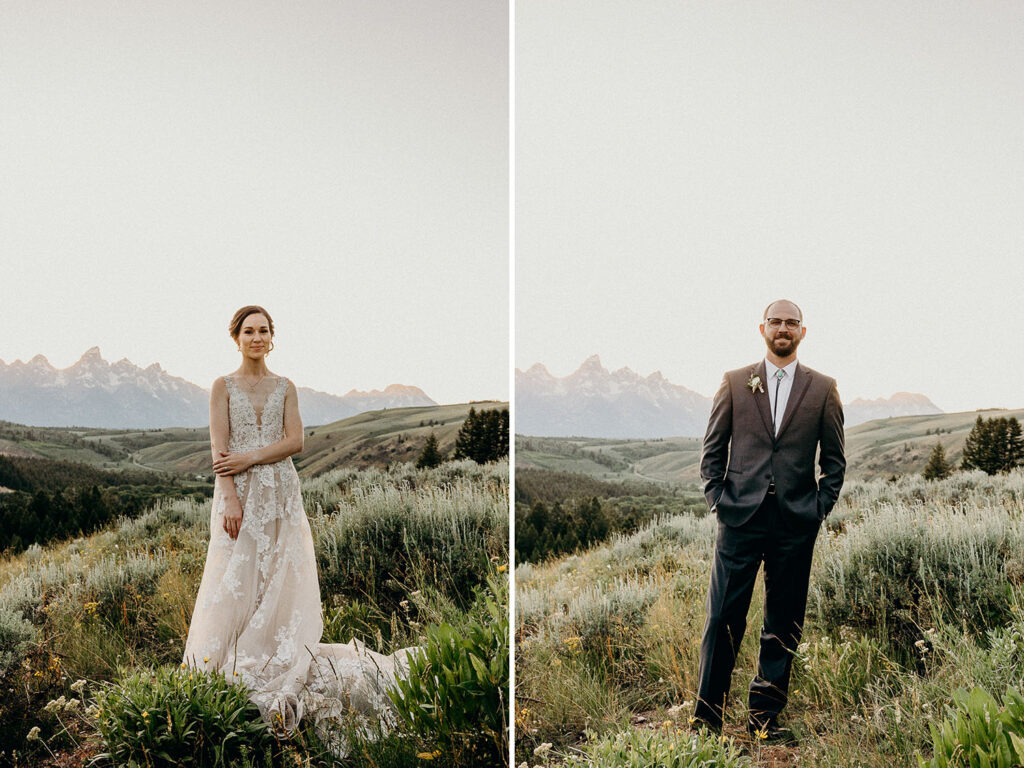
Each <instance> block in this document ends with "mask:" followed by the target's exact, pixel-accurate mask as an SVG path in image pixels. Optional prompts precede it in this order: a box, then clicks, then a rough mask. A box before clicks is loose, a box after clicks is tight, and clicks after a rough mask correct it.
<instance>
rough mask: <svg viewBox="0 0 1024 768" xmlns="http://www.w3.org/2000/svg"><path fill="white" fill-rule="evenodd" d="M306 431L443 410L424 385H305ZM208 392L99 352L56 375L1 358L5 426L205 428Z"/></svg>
mask: <svg viewBox="0 0 1024 768" xmlns="http://www.w3.org/2000/svg"><path fill="white" fill-rule="evenodd" d="M298 392H299V410H300V412H301V414H302V422H303V424H305V425H307V426H314V425H318V424H328V423H330V422H333V421H338V420H339V419H345V418H348V417H349V416H354V415H356V414H358V413H363V412H364V411H375V410H379V409H382V408H404V407H408V406H426V405H437V403H435V402H434V401H433V400H431V399H430V398H429V397H427V395H426V394H425V393H424V392H423V390H421V389H420V388H419V387H413V386H404V385H401V384H392V385H391V386H389V387H386V388H385V389H384V390H383V391H381V390H378V389H374V390H371V391H370V392H359V391H357V390H355V389H353V390H351V391H350V392H348V393H347V394H345V395H343V396H339V395H331V394H328V393H327V392H319V391H317V390H313V389H309V388H307V387H299V388H298ZM209 406H210V392H209V390H207V389H204V388H203V387H200V386H199V385H197V384H193V383H192V382H190V381H186V380H185V379H182V378H180V377H178V376H172V375H171V374H169V373H167V371H165V370H164V369H163V368H161V367H160V364H159V363H153V364H152V365H150V366H149V367H148V368H140V367H139V366H137V365H135V364H134V363H132V362H131V361H129V360H127V359H121V360H118V361H117V362H116V363H108V362H107V361H106V360H104V359H103V356H102V355H101V354H100V350H99V347H93V348H92V349H90V350H88V351H87V352H86V353H85V354H84V355H82V357H81V358H80V359H79V360H78V362H77V363H75V364H74V365H72V366H70V367H68V368H62V369H57V368H54V367H53V366H52V365H50V362H49V360H47V359H46V358H45V357H44V356H43V355H36V356H35V357H33V358H32V359H31V360H29V361H28V362H27V363H24V362H22V361H21V360H15V361H14V362H13V363H10V364H7V363H5V362H4V361H3V360H0V420H4V421H13V422H17V423H19V424H31V425H32V426H38V427H62V426H82V427H105V428H108V429H120V428H139V429H155V428H160V427H201V426H206V425H207V424H208V422H209Z"/></svg>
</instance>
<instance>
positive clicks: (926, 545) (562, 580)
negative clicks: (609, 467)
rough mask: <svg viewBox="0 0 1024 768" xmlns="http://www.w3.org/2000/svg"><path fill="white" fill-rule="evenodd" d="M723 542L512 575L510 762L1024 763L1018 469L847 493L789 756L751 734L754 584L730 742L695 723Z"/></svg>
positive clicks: (799, 690) (795, 699)
mask: <svg viewBox="0 0 1024 768" xmlns="http://www.w3.org/2000/svg"><path fill="white" fill-rule="evenodd" d="M889 421H893V422H895V421H898V420H896V419H893V420H889ZM933 439H934V438H933ZM715 526H716V520H715V518H714V517H712V516H705V517H702V518H697V517H695V516H690V515H677V516H674V517H670V518H661V519H657V520H655V521H652V522H651V523H649V524H647V525H646V526H645V527H643V528H642V529H640V530H639V531H637V532H636V533H634V534H632V535H628V536H626V535H619V536H615V537H613V538H612V539H611V540H609V541H608V542H607V543H606V544H604V545H602V546H598V547H595V548H592V549H590V550H588V551H585V552H582V553H579V554H576V555H571V556H567V557H561V558H558V559H552V560H548V561H545V562H542V563H538V564H522V565H517V567H516V589H517V593H516V595H517V597H516V615H515V617H514V622H515V644H516V649H517V650H516V713H515V718H516V763H517V764H522V763H525V764H526V765H528V766H531V767H532V766H537V765H543V766H561V767H562V768H582V767H583V766H595V767H596V766H600V767H601V768H626V767H628V768H641V766H666V767H671V768H676V767H677V766H678V767H679V768H682V767H684V766H711V765H715V766H839V767H843V768H854V767H857V768H892V766H917V765H928V766H947V765H948V766H988V765H991V766H1007V767H1009V766H1020V765H1024V698H1021V696H1020V693H1019V692H1021V691H1022V686H1024V470H1020V469H1018V470H1015V471H1014V472H1013V473H1011V474H1009V475H1003V476H995V477H990V476H988V475H985V474H983V473H980V472H972V473H964V472H960V473H956V474H954V475H953V476H952V477H950V478H948V479H946V480H943V481H937V482H927V481H925V480H923V479H922V478H921V477H920V476H919V475H907V476H904V477H901V478H899V479H897V480H895V481H888V480H883V479H876V480H869V481H863V480H862V481H852V482H848V483H847V486H846V487H845V488H844V489H843V494H842V496H841V498H840V500H839V503H838V505H837V507H836V509H835V510H834V511H833V513H832V515H831V516H830V517H829V519H828V521H827V524H826V526H825V527H823V529H822V532H821V534H820V535H819V538H818V542H817V548H816V552H815V556H814V569H813V573H812V576H811V589H810V597H809V604H808V613H807V622H806V624H805V627H804V636H803V642H802V643H801V645H800V647H799V649H798V652H797V655H796V660H795V664H794V673H793V679H792V682H791V686H790V701H789V704H788V706H787V708H786V711H785V712H784V716H785V718H786V722H787V724H788V725H790V726H791V727H792V728H793V729H794V731H795V732H796V734H797V736H798V737H799V738H800V745H799V746H797V747H794V748H786V747H778V746H776V747H771V746H766V745H763V744H760V743H758V742H757V740H756V739H755V740H753V741H752V740H751V739H750V738H748V736H747V734H746V730H745V722H746V711H745V710H746V687H747V684H748V683H749V681H750V679H751V678H752V677H753V675H754V672H755V668H756V652H757V636H758V631H759V629H760V625H761V609H760V604H761V602H762V599H763V587H762V584H761V582H760V580H759V584H758V587H757V591H756V592H755V595H754V600H753V604H752V607H751V612H750V615H749V618H748V624H747V632H746V635H745V636H744V640H743V644H742V647H741V650H740V657H739V659H738V662H737V667H736V671H735V674H734V677H733V687H732V699H731V703H730V707H729V710H728V712H727V721H726V727H725V739H724V740H717V739H715V738H714V737H711V736H705V735H704V734H703V733H694V732H693V731H692V729H691V727H690V723H689V718H690V716H691V714H692V711H693V700H694V697H695V689H696V677H697V665H698V651H699V644H700V638H701V632H702V629H703V623H704V600H705V597H706V590H707V586H708V580H709V574H710V563H711V557H712V552H713V545H714V535H715Z"/></svg>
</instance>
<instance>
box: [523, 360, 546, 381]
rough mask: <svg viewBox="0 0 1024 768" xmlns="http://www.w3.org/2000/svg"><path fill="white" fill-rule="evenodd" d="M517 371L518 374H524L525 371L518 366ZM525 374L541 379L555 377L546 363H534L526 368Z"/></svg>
mask: <svg viewBox="0 0 1024 768" xmlns="http://www.w3.org/2000/svg"><path fill="white" fill-rule="evenodd" d="M516 373H517V374H522V373H523V372H522V371H520V370H519V369H518V368H516ZM525 375H526V376H529V377H531V378H535V379H539V378H543V379H553V378H554V376H552V375H551V371H549V370H548V369H547V366H546V365H544V363H534V364H533V365H531V366H530V367H529V368H527V369H526V373H525Z"/></svg>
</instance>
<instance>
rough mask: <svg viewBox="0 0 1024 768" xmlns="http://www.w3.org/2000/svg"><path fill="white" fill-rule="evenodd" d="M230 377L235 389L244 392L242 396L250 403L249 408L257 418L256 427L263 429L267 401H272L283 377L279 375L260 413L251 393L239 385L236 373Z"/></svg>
mask: <svg viewBox="0 0 1024 768" xmlns="http://www.w3.org/2000/svg"><path fill="white" fill-rule="evenodd" d="M230 378H231V381H232V382H234V385H235V389H237V390H238V391H239V392H241V393H242V397H244V398H245V402H246V403H248V405H249V410H250V411H252V415H253V416H254V417H255V418H256V427H257V428H258V429H262V428H263V412H264V411H265V410H267V403H269V402H270V398H271V397H273V396H274V394H275V393H276V392H277V388H278V387H280V386H281V377H280V376H278V377H277V384H275V385H274V388H273V389H272V390H270V393H269V394H268V395H267V399H266V400H264V401H263V407H262V408H260V410H259V413H257V412H256V406H255V405H253V404H252V398H251V397H249V394H248V393H247V392H246V391H245V390H244V389H242V388H241V387H240V386H238V382H237V381H235V376H234V374H232V375H231V377H230Z"/></svg>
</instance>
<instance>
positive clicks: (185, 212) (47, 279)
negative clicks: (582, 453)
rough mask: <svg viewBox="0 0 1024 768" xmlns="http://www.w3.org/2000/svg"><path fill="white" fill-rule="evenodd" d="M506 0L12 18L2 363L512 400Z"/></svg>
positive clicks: (13, 7) (12, 11) (108, 8)
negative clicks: (257, 326) (148, 368)
mask: <svg viewBox="0 0 1024 768" xmlns="http://www.w3.org/2000/svg"><path fill="white" fill-rule="evenodd" d="M508 32H509V30H508V5H507V3H506V2H499V1H495V0H484V1H481V0H430V1H429V2H406V1H404V0H399V1H391V2H388V1H385V0H361V1H359V2H354V1H350V0H343V1H339V0H330V1H324V2H314V1H311V0H301V1H300V2H298V3H277V2H262V1H258V2H250V1H246V2H241V1H240V0H231V1H230V2H215V3H208V2H198V1H197V0H185V1H181V0H175V2H130V3H129V2H120V1H118V2H112V1H111V0H90V2H86V3H82V2H71V1H70V0H28V1H21V2H18V1H15V0H7V1H6V2H4V3H3V4H2V5H0V260H2V273H0V274H2V278H0V321H2V322H0V328H2V333H0V359H3V360H4V361H5V362H8V363H10V362H12V361H13V360H15V359H16V358H21V359H23V360H27V359H29V358H31V357H32V356H33V355H35V354H39V353H41V354H44V355H46V356H47V358H49V360H50V362H51V363H53V364H54V365H56V366H58V367H65V366H67V365H70V364H72V363H73V362H75V361H76V360H77V359H78V358H79V357H80V356H81V354H82V353H83V352H84V351H85V350H86V349H88V348H89V347H92V346H96V345H98V346H99V347H100V349H101V351H102V353H103V355H104V357H105V358H107V359H108V360H110V361H111V362H113V361H115V360H117V359H119V358H121V357H127V358H128V359H130V360H131V361H133V362H135V363H136V364H139V365H142V366H145V365H148V364H150V363H153V362H159V363H160V364H161V365H163V367H164V368H165V369H167V370H168V371H169V372H171V373H172V374H175V375H178V376H183V377H184V378H187V379H189V380H191V381H194V382H196V383H198V384H200V385H202V386H209V384H210V382H211V381H212V380H213V379H214V378H215V377H216V376H218V375H220V374H223V373H227V372H229V371H231V370H233V369H234V368H235V367H236V366H237V362H238V353H237V352H236V350H235V347H234V344H233V343H232V341H231V340H230V338H229V337H228V336H227V332H226V328H227V323H228V320H229V319H230V318H231V315H232V314H233V312H234V311H235V310H236V309H237V308H238V307H240V306H242V305H244V304H249V303H257V304H263V305H264V306H266V307H267V309H268V310H269V311H270V312H271V313H272V315H273V317H274V321H275V324H276V325H277V339H276V349H275V351H274V352H273V354H272V355H271V356H270V359H269V363H270V367H271V369H272V370H275V371H276V372H279V373H282V374H285V375H287V376H289V377H290V378H292V379H293V380H294V381H295V383H296V384H297V385H299V386H310V387H314V388H316V389H321V390H326V391H328V392H334V393H338V394H342V393H344V392H346V391H348V390H349V389H351V388H358V389H371V388H383V387H384V386H386V385H388V384H391V383H396V382H398V383H403V384H414V385H417V386H420V387H422V388H423V389H424V390H425V391H426V392H427V394H428V395H430V396H431V397H433V398H434V399H435V400H437V401H439V402H460V401H466V400H469V399H482V398H492V397H496V398H506V397H508V394H509V392H508V344H509V326H508V309H509V307H508V290H509V286H508V210H509V201H508V120H509V103H508V102H509V97H508Z"/></svg>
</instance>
